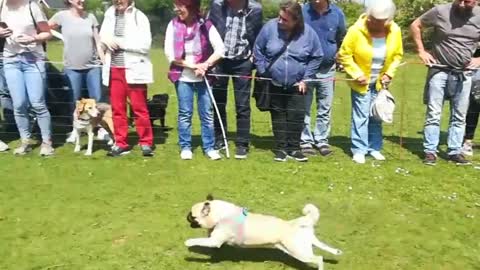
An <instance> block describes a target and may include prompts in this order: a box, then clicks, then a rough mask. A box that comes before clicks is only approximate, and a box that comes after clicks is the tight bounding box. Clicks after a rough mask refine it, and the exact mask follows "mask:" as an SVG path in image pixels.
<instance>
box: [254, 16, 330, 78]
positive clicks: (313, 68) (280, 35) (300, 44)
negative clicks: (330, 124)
mask: <svg viewBox="0 0 480 270" xmlns="http://www.w3.org/2000/svg"><path fill="white" fill-rule="evenodd" d="M285 42H286V33H285V32H284V31H283V30H281V29H279V28H278V19H272V20H270V21H269V22H267V23H266V24H265V25H264V26H263V28H262V30H261V31H260V34H258V37H257V40H256V41H255V46H254V47H253V55H254V59H255V65H256V66H257V72H258V73H259V74H262V75H263V74H265V75H264V76H270V78H272V81H273V83H274V84H275V85H277V86H283V87H291V86H293V85H294V84H295V83H298V82H300V81H302V80H305V79H311V78H314V77H315V74H316V73H317V72H318V68H319V67H320V63H321V62H322V56H323V52H322V46H321V45H320V41H319V40H318V37H317V34H316V33H315V31H313V29H312V28H311V27H310V26H308V25H305V30H304V31H303V33H301V34H299V35H297V36H296V37H295V38H294V39H293V40H292V41H291V42H290V43H289V44H288V46H287V49H286V50H285V52H284V53H283V54H282V55H281V56H280V57H279V58H278V59H277V61H275V63H274V64H273V65H272V67H271V68H270V70H268V71H267V70H266V69H267V67H268V65H269V64H270V63H271V62H272V60H273V59H274V58H275V56H276V55H277V54H279V53H280V51H281V50H282V47H283V45H284V44H285Z"/></svg>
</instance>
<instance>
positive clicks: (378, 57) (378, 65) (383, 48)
mask: <svg viewBox="0 0 480 270" xmlns="http://www.w3.org/2000/svg"><path fill="white" fill-rule="evenodd" d="M372 41H373V58H372V69H371V74H370V83H374V82H376V81H377V79H378V76H379V75H380V72H381V71H382V68H383V66H384V63H385V56H386V55H387V43H386V38H372Z"/></svg>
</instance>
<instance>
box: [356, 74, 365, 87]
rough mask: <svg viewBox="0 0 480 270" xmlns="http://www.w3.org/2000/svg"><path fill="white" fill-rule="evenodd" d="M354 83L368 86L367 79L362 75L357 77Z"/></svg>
mask: <svg viewBox="0 0 480 270" xmlns="http://www.w3.org/2000/svg"><path fill="white" fill-rule="evenodd" d="M355 81H356V82H357V83H358V84H360V85H368V79H367V77H365V76H364V75H362V76H360V77H358V78H357V79H355Z"/></svg>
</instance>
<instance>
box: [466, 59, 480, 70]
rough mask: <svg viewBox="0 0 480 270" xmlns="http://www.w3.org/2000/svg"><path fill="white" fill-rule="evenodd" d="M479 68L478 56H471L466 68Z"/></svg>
mask: <svg viewBox="0 0 480 270" xmlns="http://www.w3.org/2000/svg"><path fill="white" fill-rule="evenodd" d="M478 68H480V57H477V58H472V61H470V63H468V65H467V69H478Z"/></svg>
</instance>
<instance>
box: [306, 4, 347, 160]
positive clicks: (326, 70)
mask: <svg viewBox="0 0 480 270" xmlns="http://www.w3.org/2000/svg"><path fill="white" fill-rule="evenodd" d="M303 17H304V20H305V23H306V24H308V25H310V26H311V27H312V28H313V30H315V32H316V33H317V35H318V37H319V39H320V43H321V44H322V49H323V53H324V56H323V62H322V64H321V66H320V68H319V69H318V72H317V74H316V79H319V80H320V81H318V82H315V83H309V85H308V86H309V87H308V88H309V89H308V91H307V94H306V99H305V119H304V120H305V122H304V128H303V132H302V137H301V148H302V152H303V153H304V154H306V155H314V154H315V153H316V150H315V149H314V147H315V148H317V149H318V151H319V152H320V154H321V155H322V156H327V155H330V154H331V153H332V150H331V149H330V145H329V143H328V137H329V136H330V129H331V115H332V103H333V92H334V88H335V58H336V54H337V51H338V48H339V47H340V45H341V44H342V41H343V38H344V37H345V33H346V27H345V15H344V14H343V12H342V10H341V9H340V8H339V7H337V6H336V5H334V4H332V3H330V0H311V1H310V3H307V4H305V5H304V6H303ZM314 95H315V96H316V101H317V113H316V115H317V116H316V125H315V129H314V130H313V131H312V130H311V128H310V124H311V118H310V111H311V109H310V108H311V106H312V103H313V97H314Z"/></svg>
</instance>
